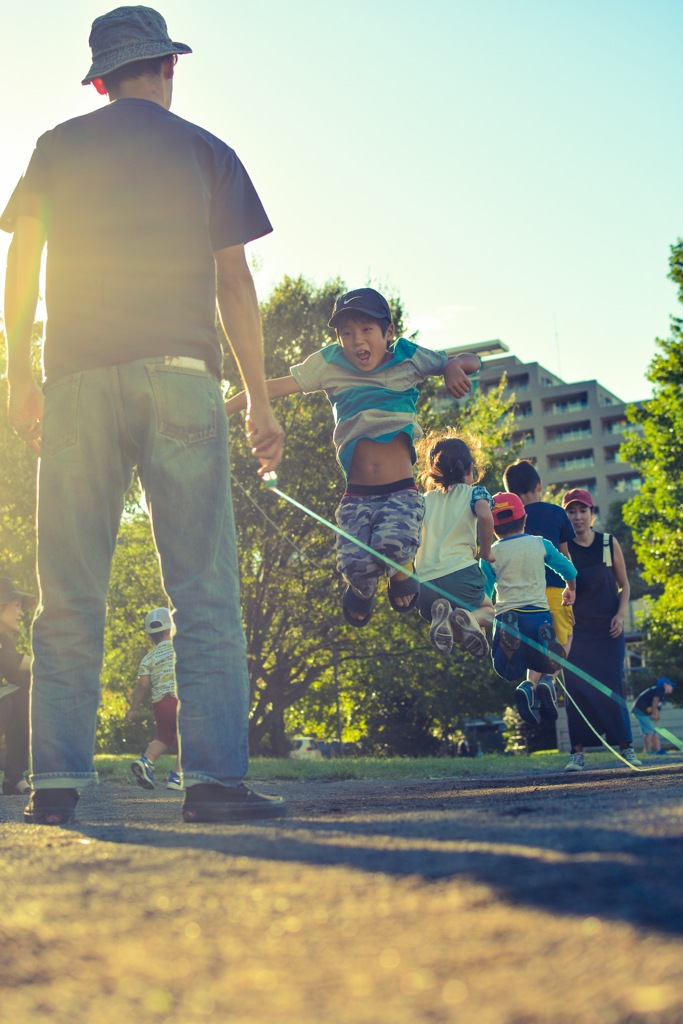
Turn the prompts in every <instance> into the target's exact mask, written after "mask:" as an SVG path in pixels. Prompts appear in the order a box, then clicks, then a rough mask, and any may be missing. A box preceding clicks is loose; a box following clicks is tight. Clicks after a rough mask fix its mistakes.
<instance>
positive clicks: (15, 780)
mask: <svg viewBox="0 0 683 1024" xmlns="http://www.w3.org/2000/svg"><path fill="white" fill-rule="evenodd" d="M33 601H34V599H33V598H32V597H31V595H30V594H24V593H23V592H22V591H21V590H17V588H16V587H15V586H14V584H13V583H12V581H11V580H10V579H8V578H7V576H0V735H3V734H4V737H5V766H4V776H3V780H2V793H3V796H25V795H26V793H28V791H29V790H30V788H31V787H30V786H29V784H28V782H27V781H26V779H25V778H24V773H25V771H26V769H27V768H28V704H29V686H30V681H31V673H30V667H31V662H30V661H29V659H28V657H27V656H26V655H25V654H20V653H19V651H18V650H17V648H16V644H15V639H16V637H17V636H18V634H19V633H20V632H21V626H22V620H23V617H24V614H25V613H26V612H27V611H28V610H29V608H30V607H31V606H32V604H33Z"/></svg>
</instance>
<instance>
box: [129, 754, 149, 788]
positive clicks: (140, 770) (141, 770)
mask: <svg viewBox="0 0 683 1024" xmlns="http://www.w3.org/2000/svg"><path fill="white" fill-rule="evenodd" d="M130 770H131V771H132V773H133V775H134V776H135V781H136V782H137V784H138V786H142V788H143V789H154V765H153V764H152V762H151V761H150V760H149V758H148V757H145V755H144V754H141V755H140V757H139V758H138V759H137V761H133V763H132V765H131V766H130Z"/></svg>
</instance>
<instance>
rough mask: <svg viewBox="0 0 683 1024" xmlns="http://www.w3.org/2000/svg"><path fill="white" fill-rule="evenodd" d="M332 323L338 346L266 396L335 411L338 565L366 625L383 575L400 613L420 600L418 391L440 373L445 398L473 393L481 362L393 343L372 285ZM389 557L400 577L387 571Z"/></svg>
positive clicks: (348, 297) (235, 403)
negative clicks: (301, 398) (303, 400)
mask: <svg viewBox="0 0 683 1024" xmlns="http://www.w3.org/2000/svg"><path fill="white" fill-rule="evenodd" d="M328 326H329V327H332V328H334V330H335V332H336V335H337V344H334V345H327V346H326V347H325V348H323V349H321V350H320V351H318V352H313V353H312V354H311V355H310V356H308V358H307V359H305V360H304V362H303V363H299V364H298V365H297V366H293V367H292V368H291V370H290V374H289V375H288V376H287V377H278V378H276V379H273V380H269V381H268V382H267V384H268V395H269V397H270V398H280V397H282V396H283V395H293V394H296V393H297V392H304V394H310V393H312V392H314V391H324V392H325V394H326V395H327V397H328V399H329V401H330V403H331V405H332V408H333V410H334V418H335V428H334V435H333V440H334V444H335V446H336V449H337V458H338V460H339V462H340V465H341V467H342V469H343V471H344V474H345V476H346V478H347V484H346V490H345V492H344V495H343V496H342V499H341V503H340V505H339V507H338V509H337V514H336V519H337V523H338V525H339V526H340V527H341V529H342V530H343V531H344V533H345V534H348V535H349V536H341V535H338V536H337V568H338V570H339V572H340V573H341V574H342V576H343V577H344V579H345V581H346V584H347V586H346V590H345V592H344V597H343V603H342V607H343V612H344V617H345V619H346V620H347V622H349V623H350V624H351V625H352V626H365V625H367V623H368V622H369V621H370V618H371V616H372V613H373V610H374V602H375V590H376V588H377V584H378V582H379V579H380V577H381V576H383V575H387V576H388V577H389V585H388V596H389V601H390V603H391V605H392V607H393V608H394V609H395V610H396V611H398V612H408V611H411V610H412V608H413V607H415V605H416V602H417V595H418V592H419V584H418V582H417V580H416V579H414V578H413V576H412V569H413V560H414V558H415V554H416V552H417V549H418V546H419V543H420V529H421V526H422V519H423V516H424V501H423V497H422V495H421V494H420V493H419V491H418V490H417V487H416V485H415V480H414V478H413V463H414V462H415V458H416V456H415V448H414V444H415V441H417V440H419V438H420V437H422V430H421V428H420V426H419V423H418V421H417V416H416V403H417V397H418V392H417V389H416V385H417V384H419V383H421V382H422V381H423V380H425V378H426V377H429V376H434V375H437V374H441V373H443V377H444V382H445V384H446V387H447V388H448V390H449V391H450V393H451V394H452V395H454V396H455V397H456V398H462V397H463V395H465V394H466V393H467V392H468V391H469V389H470V387H471V384H470V381H469V379H468V374H472V373H476V372H477V370H478V369H479V368H480V365H481V363H480V360H479V357H478V356H475V355H473V354H472V353H460V354H459V355H457V356H452V357H450V358H449V356H448V355H447V354H446V353H445V352H433V351H431V350H430V349H426V348H422V347H421V346H420V345H416V344H415V343H414V342H412V341H408V340H407V339H406V338H398V339H397V340H394V333H395V331H394V325H393V323H392V322H391V310H390V309H389V304H388V302H387V300H386V299H385V298H384V296H383V295H380V293H379V292H377V291H375V289H374V288H356V289H354V290H353V291H350V292H346V293H345V294H344V295H340V296H339V298H338V299H337V300H336V302H335V304H334V310H333V312H332V316H331V318H330V320H329V324H328ZM225 408H226V411H227V413H228V415H231V414H232V413H234V412H237V411H238V410H240V409H244V408H246V396H245V393H244V392H241V393H240V394H239V395H236V396H234V397H233V398H230V399H229V400H228V401H227V402H226V404H225ZM350 538H355V539H357V540H359V541H361V542H362V543H363V544H364V545H366V546H367V547H369V548H371V549H372V552H369V551H367V550H366V549H365V548H360V547H358V545H357V544H355V543H354V541H353V540H352V539H350ZM373 552H377V554H376V555H375V554H374V553H373ZM386 558H389V559H391V561H392V562H394V563H396V564H398V565H400V566H403V567H404V569H405V570H406V571H405V572H402V571H401V570H397V569H396V567H395V565H394V566H391V565H388V564H387V563H386V561H385V559H386Z"/></svg>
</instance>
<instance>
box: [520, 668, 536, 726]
mask: <svg viewBox="0 0 683 1024" xmlns="http://www.w3.org/2000/svg"><path fill="white" fill-rule="evenodd" d="M515 704H516V706H517V714H518V715H519V717H520V718H521V719H522V721H524V722H528V724H529V725H539V724H540V721H541V716H540V714H539V712H538V701H537V700H536V691H535V690H534V687H533V683H530V682H529V680H528V679H525V680H524V682H523V683H520V684H519V686H518V687H517V689H516V690H515Z"/></svg>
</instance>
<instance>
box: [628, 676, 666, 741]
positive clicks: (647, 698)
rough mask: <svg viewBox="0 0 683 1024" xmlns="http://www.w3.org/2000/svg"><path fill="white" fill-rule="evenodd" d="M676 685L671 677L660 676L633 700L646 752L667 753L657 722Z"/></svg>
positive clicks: (634, 715)
mask: <svg viewBox="0 0 683 1024" xmlns="http://www.w3.org/2000/svg"><path fill="white" fill-rule="evenodd" d="M675 686H676V684H675V683H674V682H672V681H671V679H667V677H666V676H660V678H659V679H658V680H657V682H656V683H655V684H654V686H649V687H648V688H647V690H643V691H642V693H639V694H638V696H637V697H636V699H635V700H634V702H633V707H632V708H631V714H632V715H633V717H634V718H635V719H637V721H638V725H639V726H640V731H641V732H642V734H643V753H644V754H666V750H662V748H661V746H660V742H659V733H658V732H657V725H656V723H657V722H658V721H659V715H660V711H661V709H662V707H663V706H664V704H666V698H667V697H669V696H670V695H671V694H672V693H673V691H674V688H675Z"/></svg>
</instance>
